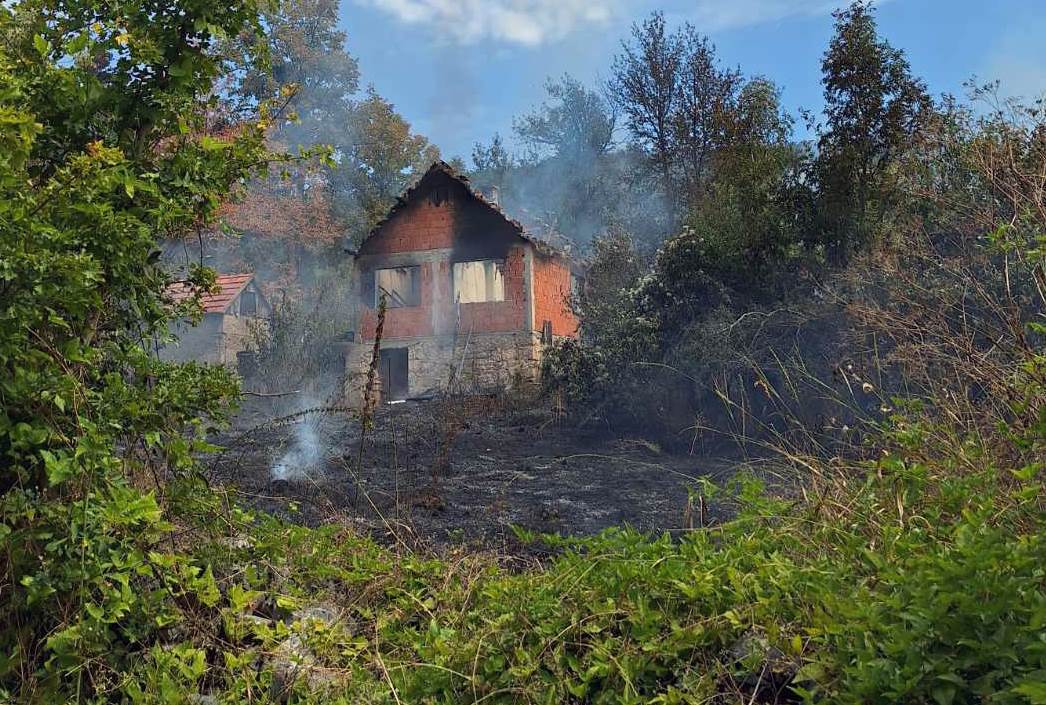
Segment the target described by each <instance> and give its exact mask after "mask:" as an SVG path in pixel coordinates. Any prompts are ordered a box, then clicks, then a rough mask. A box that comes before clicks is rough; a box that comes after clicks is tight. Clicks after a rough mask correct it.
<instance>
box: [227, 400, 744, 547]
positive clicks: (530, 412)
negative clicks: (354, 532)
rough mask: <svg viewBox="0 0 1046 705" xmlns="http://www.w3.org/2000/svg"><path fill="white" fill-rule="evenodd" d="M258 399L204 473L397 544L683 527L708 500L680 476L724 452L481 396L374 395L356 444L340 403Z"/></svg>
mask: <svg viewBox="0 0 1046 705" xmlns="http://www.w3.org/2000/svg"><path fill="white" fill-rule="evenodd" d="M265 401H266V400H254V401H252V402H251V403H249V404H248V406H247V408H245V410H244V411H243V412H241V414H240V415H239V417H238V418H237V419H236V423H235V425H234V427H233V428H232V429H231V430H230V431H229V432H227V433H226V434H224V435H223V436H222V437H220V438H218V439H216V442H217V443H218V444H219V445H220V446H222V447H223V448H224V451H223V452H222V453H220V454H219V455H218V456H217V457H215V458H214V459H213V460H212V462H211V464H210V468H209V475H210V479H211V480H212V481H216V482H219V483H222V484H225V485H226V486H229V487H231V488H233V489H234V490H235V491H236V492H237V493H238V494H239V496H240V500H241V502H242V503H244V504H246V505H248V506H251V507H254V508H258V509H263V510H265V511H268V512H271V513H274V514H277V515H279V516H282V517H284V518H287V519H289V520H291V521H295V522H299V523H304V524H308V525H318V524H323V523H327V522H339V523H353V524H356V525H358V526H359V527H360V528H362V529H364V530H366V531H369V532H371V533H372V534H374V535H375V536H376V537H377V538H379V539H382V540H395V541H403V542H407V543H410V544H411V545H419V544H420V545H424V544H433V545H441V544H461V543H465V544H471V545H479V546H483V547H487V548H491V549H495V550H506V551H511V550H513V549H514V548H515V547H517V546H518V541H517V539H516V536H515V532H514V530H513V528H512V527H513V526H518V527H521V528H524V529H528V530H531V531H535V532H540V533H560V534H564V535H568V534H569V535H585V534H592V533H596V532H598V531H600V530H602V529H605V528H607V527H610V526H620V525H630V526H632V527H635V528H637V529H639V530H642V531H649V532H660V531H665V530H670V531H671V530H679V529H684V528H689V527H693V526H696V525H698V524H700V523H701V521H702V514H703V520H704V521H706V522H707V521H712V520H714V519H715V516H716V514H717V513H718V512H719V511H721V510H720V509H719V508H717V507H715V506H711V507H707V508H706V509H705V511H704V512H702V511H701V509H700V508H699V507H698V506H690V505H691V502H690V501H689V500H688V491H687V488H688V486H690V487H692V486H694V483H695V479H696V478H698V477H700V476H707V477H710V478H711V479H715V480H718V479H722V478H723V477H726V476H728V475H729V474H730V473H731V472H732V471H733V468H734V467H736V465H737V462H738V461H737V460H735V459H731V458H729V457H725V456H722V455H720V456H714V457H708V456H702V455H690V454H671V453H667V452H663V451H661V449H659V448H658V447H657V446H656V445H654V444H651V443H648V442H644V441H641V440H636V439H630V438H621V437H615V436H614V435H611V434H609V433H607V432H606V431H605V430H600V429H589V430H579V429H578V428H577V427H576V425H575V424H573V423H569V422H567V421H566V420H565V419H564V418H562V417H560V416H558V415H557V414H555V413H554V412H553V411H552V410H550V409H548V408H543V407H533V406H531V407H529V408H517V407H514V406H512V405H511V404H509V403H508V402H505V401H500V400H496V399H492V398H486V397H478V398H471V399H469V400H465V401H463V400H460V399H458V400H454V401H453V402H448V401H427V402H405V403H402V404H394V405H383V406H380V407H379V408H378V409H377V410H376V412H375V418H374V424H373V428H372V429H370V430H368V432H367V433H366V434H365V436H364V438H363V439H362V445H361V425H360V423H359V422H358V421H357V420H356V419H355V418H354V416H352V415H350V414H349V413H346V412H344V411H339V410H333V409H329V408H326V409H323V408H315V409H312V410H308V411H304V412H300V413H298V414H296V415H291V416H281V417H277V418H275V419H273V418H272V416H273V413H274V409H273V408H272V407H271V405H270V406H269V408H265V407H266V404H265ZM274 468H278V470H277V475H276V476H275V477H274V475H273V472H274V470H273V469H274Z"/></svg>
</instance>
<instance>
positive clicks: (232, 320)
mask: <svg viewBox="0 0 1046 705" xmlns="http://www.w3.org/2000/svg"><path fill="white" fill-rule="evenodd" d="M217 285H218V289H217V291H215V292H213V293H208V292H201V294H200V303H201V305H202V307H203V319H202V320H201V321H200V322H199V323H197V324H196V325H193V324H192V322H191V321H188V320H181V321H178V322H177V323H175V324H174V326H173V327H172V332H173V333H175V335H177V336H178V340H176V341H174V342H172V343H168V344H167V345H165V346H164V347H163V348H161V350H160V357H161V358H162V359H164V360H171V361H175V362H188V361H190V360H195V361H196V362H210V363H215V364H221V365H228V366H236V365H237V364H238V362H240V360H238V355H239V354H240V353H244V352H245V351H247V350H248V348H249V347H250V343H251V342H252V340H254V339H255V335H256V333H257V332H258V330H259V327H265V326H267V325H268V321H269V317H270V316H271V314H272V309H271V307H270V306H269V303H268V301H266V300H265V297H264V296H262V292H261V290H260V289H259V288H258V284H257V282H256V281H255V279H254V275H253V274H221V275H219V276H218V280H217ZM195 293H196V292H195V291H194V290H193V289H192V288H191V287H190V286H189V285H188V284H186V283H184V282H175V283H174V284H172V285H171V286H170V287H169V288H168V290H167V295H168V296H169V297H170V298H171V300H172V301H174V302H176V303H177V302H179V301H184V300H186V299H188V298H190V297H192V296H193V295H194V294H195ZM241 357H242V356H241Z"/></svg>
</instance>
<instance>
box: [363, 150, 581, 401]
mask: <svg viewBox="0 0 1046 705" xmlns="http://www.w3.org/2000/svg"><path fill="white" fill-rule="evenodd" d="M488 260H494V261H496V262H500V263H501V269H500V272H501V278H502V281H503V287H504V300H502V301H483V302H475V303H459V302H457V301H456V300H455V296H454V278H453V272H454V264H455V263H458V262H462V263H463V262H473V261H488ZM402 267H418V279H417V281H418V284H419V287H418V300H419V304H418V305H416V306H404V307H390V308H388V309H387V311H386V317H385V327H384V330H383V333H382V347H396V346H404V345H407V346H410V345H414V344H417V343H418V342H419V341H423V340H427V339H431V340H433V341H443V343H446V342H447V341H448V340H452V339H457V338H461V337H469V336H475V335H488V336H490V335H503V336H507V337H505V338H504V339H505V341H506V343H505V345H506V346H512V347H514V352H513V355H512V359H516V360H519V359H525V360H532V361H536V360H537V359H539V358H540V343H539V341H540V334H541V330H542V325H543V323H544V322H545V321H551V322H552V332H553V334H554V335H555V336H557V337H559V336H574V335H576V332H577V321H576V320H575V318H574V316H573V313H572V312H571V311H570V308H569V305H568V298H569V296H570V291H571V273H570V265H569V262H568V260H567V259H566V257H565V256H563V255H562V254H559V253H557V252H555V251H553V250H551V248H549V247H548V246H547V245H544V244H542V243H540V242H537V241H535V240H533V239H532V238H530V237H529V236H528V235H526V233H525V232H523V230H522V227H521V226H520V225H519V224H518V223H515V222H514V221H511V220H509V219H508V218H506V217H505V216H504V215H503V214H502V213H501V211H500V210H499V209H498V208H497V207H496V206H494V205H492V204H491V203H489V202H488V201H486V200H485V199H484V198H482V196H479V195H478V194H476V193H475V192H474V191H473V190H472V189H471V187H470V186H469V185H468V182H467V180H465V179H464V178H463V177H460V176H458V175H457V174H456V173H454V172H453V170H452V169H451V168H450V167H449V166H447V165H445V164H437V165H435V166H433V167H432V169H430V170H429V172H428V173H427V174H426V175H425V176H424V177H423V178H422V179H421V180H420V181H419V182H418V184H417V185H416V186H414V187H413V188H412V189H411V190H409V191H408V192H407V193H406V194H404V196H403V197H402V198H401V199H400V201H399V202H398V203H397V205H396V206H395V207H394V208H393V209H392V211H391V212H390V213H389V215H388V216H387V217H386V219H385V221H384V222H382V223H381V224H379V225H378V227H377V228H375V230H374V232H373V233H372V234H371V236H370V237H369V238H368V239H367V240H366V241H364V243H363V245H362V246H361V247H360V251H359V252H358V253H357V255H356V280H357V283H358V285H359V286H358V289H357V292H358V297H359V302H360V316H359V327H358V340H359V342H360V344H361V350H360V351H358V352H359V354H360V355H366V354H367V353H366V349H363V348H365V346H366V345H367V344H368V343H371V342H373V340H374V335H375V328H376V325H377V311H376V309H375V301H374V298H375V296H374V286H375V284H374V282H375V270H378V269H385V268H402ZM520 336H523V337H522V338H521V337H520ZM520 340H524V341H526V340H533V341H534V342H533V343H526V342H524V343H520V342H519V341H520ZM398 341H399V342H398ZM410 341H415V342H413V343H412V342H410ZM443 343H441V344H443ZM521 344H522V345H526V346H530V345H532V346H534V350H533V352H532V353H531V352H527V351H521V349H520V348H519V346H520V345H521ZM484 345H485V346H486V348H487V349H490V348H492V347H493V348H496V346H497V343H495V342H494V341H493V339H491V340H487V341H486V342H485V343H484ZM450 349H453V344H451V347H450ZM429 357H431V355H429ZM408 364H411V365H413V363H408ZM418 364H421V361H420V358H419V361H418ZM426 364H428V362H426ZM412 374H413V372H412ZM413 386H414V385H413V384H412V388H413Z"/></svg>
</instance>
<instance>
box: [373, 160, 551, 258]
mask: <svg viewBox="0 0 1046 705" xmlns="http://www.w3.org/2000/svg"><path fill="white" fill-rule="evenodd" d="M432 173H442V174H445V175H446V176H448V177H450V178H451V179H453V180H455V181H457V182H458V183H460V184H461V185H462V186H464V187H465V191H466V192H467V193H468V195H469V196H471V197H472V198H474V199H475V200H477V201H479V202H480V203H481V204H483V205H485V206H486V207H487V208H489V209H491V210H492V211H494V212H495V213H496V214H498V215H499V216H501V217H502V218H504V219H505V221H506V222H508V223H509V224H510V225H511V226H512V227H513V228H514V229H515V231H516V235H518V236H519V237H520V238H522V239H523V240H525V241H527V242H529V243H530V244H532V245H534V247H536V248H538V249H540V250H543V251H544V253H545V254H550V255H559V256H561V257H566V256H567V255H566V253H565V252H563V251H562V250H561V249H559V248H558V247H555V246H554V245H552V244H551V243H549V242H545V241H544V240H542V239H540V238H538V237H537V236H535V235H534V234H533V233H531V232H530V231H528V230H527V228H526V226H524V225H523V223H521V222H520V221H518V220H516V219H515V218H513V217H511V216H510V215H509V214H508V213H506V212H505V211H504V209H502V207H501V204H500V203H494V202H493V201H491V200H490V199H489V198H487V196H486V195H485V194H484V193H483V192H481V191H480V190H479V189H477V188H476V187H475V186H473V184H472V182H471V181H470V180H469V177H468V176H467V175H465V174H463V173H461V172H460V171H459V170H458V169H456V168H455V167H454V165H453V164H450V163H448V162H446V161H444V160H443V159H437V160H435V161H434V162H432V164H431V165H429V168H428V169H426V170H425V173H423V174H422V175H421V176H419V177H418V178H417V179H416V180H415V181H414V182H413V183H412V184H411V185H410V186H408V187H407V188H405V189H404V190H403V192H402V193H401V194H400V195H399V196H397V197H396V202H395V203H393V204H392V207H391V208H389V210H388V212H387V213H386V214H385V216H384V217H383V218H382V219H381V220H379V221H378V222H377V223H375V224H374V227H372V228H371V229H370V231H369V232H368V233H367V235H366V237H364V238H363V240H362V241H361V242H360V246H362V245H363V243H365V242H367V241H368V240H370V239H371V238H372V237H374V235H376V234H377V232H378V231H379V230H380V229H381V228H382V227H384V225H385V224H386V223H388V222H389V220H391V219H392V216H394V215H395V214H396V213H397V212H398V211H399V210H400V208H402V207H403V206H405V205H407V203H408V202H409V201H410V199H411V198H412V197H413V196H414V192H415V191H416V190H417V189H418V187H419V186H420V185H421V182H422V181H424V180H425V178H426V177H427V176H428V175H429V174H432Z"/></svg>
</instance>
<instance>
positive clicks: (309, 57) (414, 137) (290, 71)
mask: <svg viewBox="0 0 1046 705" xmlns="http://www.w3.org/2000/svg"><path fill="white" fill-rule="evenodd" d="M337 11H338V2H337V0H287V1H286V2H281V3H279V4H278V5H277V6H274V7H273V8H271V9H270V10H268V11H267V12H266V13H265V15H264V16H263V23H262V24H263V26H264V28H265V42H266V45H267V49H268V54H269V56H270V60H269V65H270V66H271V71H269V70H268V68H267V67H265V66H258V65H245V66H243V67H242V69H241V70H240V71H239V73H238V75H239V76H240V80H239V82H238V84H236V86H235V87H234V89H233V90H232V91H231V93H232V94H233V95H234V96H235V97H236V98H237V100H238V102H239V104H240V105H242V106H246V107H247V108H248V109H249V108H251V106H253V105H255V104H256V103H257V101H259V100H263V99H275V100H277V101H279V102H281V103H282V104H284V105H285V108H284V111H283V114H282V115H281V116H279V118H280V119H277V120H274V121H273V124H272V129H271V132H270V136H271V139H273V140H274V141H275V142H277V143H279V144H281V145H284V146H286V147H288V148H294V147H301V146H306V147H309V146H313V145H318V144H322V145H327V146H329V147H330V148H331V159H330V161H328V162H327V163H326V164H325V165H323V166H322V167H319V166H318V165H315V164H313V165H312V168H306V165H303V166H302V168H297V169H290V170H285V171H284V172H283V173H282V177H283V178H278V177H280V176H281V175H272V177H271V178H268V179H265V180H261V181H258V182H256V183H253V184H251V186H250V187H249V188H248V189H247V193H246V194H245V195H244V197H243V198H242V199H241V202H240V203H242V204H243V205H242V207H241V205H240V203H235V204H232V205H231V206H230V208H229V213H228V216H229V217H228V218H227V222H228V223H229V224H231V225H232V226H233V227H234V228H240V227H243V226H247V225H250V226H251V228H250V229H249V230H248V232H251V233H252V234H255V235H259V236H263V237H277V238H281V239H283V240H289V241H291V242H289V243H288V244H291V245H298V246H303V247H309V248H313V249H315V248H316V247H323V246H329V245H331V244H333V243H335V242H338V241H340V240H341V239H342V237H344V236H346V235H348V236H349V237H352V238H355V239H359V238H360V237H362V236H363V234H365V233H366V232H367V231H368V230H369V228H370V227H371V226H372V225H373V224H374V223H375V222H376V221H377V220H378V219H379V218H380V217H381V215H382V213H383V212H384V211H385V209H386V208H388V206H389V205H390V204H391V202H392V201H393V200H394V199H395V197H396V195H397V194H398V193H399V192H400V191H401V190H402V189H403V187H404V186H405V185H406V184H407V183H408V182H409V181H410V179H411V178H412V177H413V176H414V175H415V174H416V173H417V172H418V171H419V170H421V169H423V168H424V167H425V166H427V165H428V163H430V162H431V161H432V160H434V159H436V158H438V156H439V152H438V150H437V149H436V148H435V146H433V145H431V144H430V143H429V142H428V140H427V139H425V138H424V137H422V136H421V135H418V134H416V133H414V132H413V131H412V130H411V128H410V125H409V123H407V121H406V120H404V118H403V117H402V116H401V115H399V114H398V113H397V112H396V111H395V109H394V106H393V105H392V104H391V103H389V102H388V101H386V100H384V99H383V98H382V97H381V96H379V95H378V94H377V93H376V92H375V91H374V89H373V88H371V87H368V88H367V90H366V91H364V92H363V93H362V95H361V91H360V85H359V67H358V64H357V62H356V59H355V58H354V57H353V56H352V55H351V54H350V53H349V52H348V49H347V47H346V40H347V39H346V34H345V32H343V31H342V30H340V29H339V28H338V12H337ZM234 44H235V46H237V47H240V48H243V49H250V48H251V47H250V46H248V45H245V44H244V42H243V41H241V40H237V42H235V43H234ZM245 209H246V210H248V211H249V212H241V211H242V210H245ZM266 211H268V213H269V217H268V220H266V219H265V218H264V213H265V212H266ZM317 211H323V212H322V213H321V214H320V216H319V217H317V218H315V219H313V220H312V222H308V223H306V224H305V227H301V226H302V223H301V222H300V221H301V218H300V217H298V216H299V215H300V214H303V213H307V212H317ZM306 220H307V219H306ZM257 226H260V227H257ZM290 249H291V250H294V249H300V247H297V248H295V247H291V248H290ZM299 259H300V257H299Z"/></svg>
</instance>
